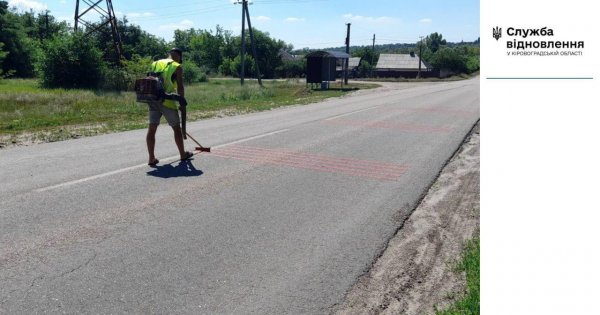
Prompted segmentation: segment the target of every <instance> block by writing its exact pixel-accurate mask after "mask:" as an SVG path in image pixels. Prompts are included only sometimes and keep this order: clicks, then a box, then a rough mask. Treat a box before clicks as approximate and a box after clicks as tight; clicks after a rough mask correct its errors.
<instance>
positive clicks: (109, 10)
mask: <svg viewBox="0 0 600 315" xmlns="http://www.w3.org/2000/svg"><path fill="white" fill-rule="evenodd" d="M93 1H95V0H93ZM93 1H92V0H82V1H80V0H77V1H76V2H75V32H77V28H78V26H79V23H81V24H83V25H85V27H86V28H87V32H86V35H89V34H91V33H93V32H96V31H101V30H102V29H103V28H104V27H105V26H106V25H107V24H110V28H111V31H112V40H113V45H114V46H115V52H116V53H117V59H118V60H120V59H121V57H122V56H123V54H122V52H123V44H122V42H121V36H120V35H119V32H117V18H116V17H115V10H114V9H113V5H112V1H111V0H98V1H95V2H93ZM104 1H105V2H106V10H105V9H103V8H102V7H101V6H100V4H101V3H102V2H104ZM80 2H83V3H84V4H86V5H87V8H85V10H84V11H83V12H81V13H80V11H79V9H80V7H79V3H80ZM82 9H84V8H83V7H82ZM91 10H94V11H96V12H98V13H99V14H100V17H101V19H102V21H104V22H103V23H102V24H100V25H94V24H92V23H90V22H87V21H85V20H83V19H82V17H83V16H84V15H85V14H86V13H88V12H90V11H91Z"/></svg>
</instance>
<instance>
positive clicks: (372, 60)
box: [371, 34, 375, 76]
mask: <svg viewBox="0 0 600 315" xmlns="http://www.w3.org/2000/svg"><path fill="white" fill-rule="evenodd" d="M374 62H375V34H373V50H372V51H371V76H373V69H374V68H375V65H374V64H373V63H374Z"/></svg>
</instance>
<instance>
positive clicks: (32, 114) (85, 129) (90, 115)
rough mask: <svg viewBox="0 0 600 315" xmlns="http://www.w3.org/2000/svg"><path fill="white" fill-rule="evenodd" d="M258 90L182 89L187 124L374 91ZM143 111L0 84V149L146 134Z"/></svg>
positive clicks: (111, 98) (130, 97) (290, 83)
mask: <svg viewBox="0 0 600 315" xmlns="http://www.w3.org/2000/svg"><path fill="white" fill-rule="evenodd" d="M263 85H264V88H261V87H259V86H258V84H257V83H256V81H255V80H247V81H246V84H245V85H244V87H242V86H240V83H239V80H231V79H222V80H221V79H212V80H210V81H209V82H205V83H196V84H194V85H187V86H186V98H187V100H188V103H189V104H188V108H187V109H188V121H194V120H198V119H203V118H210V117H215V116H225V115H235V114H242V113H249V112H256V111H263V110H269V109H272V108H277V107H281V106H288V105H294V104H309V103H314V102H318V101H321V100H323V99H326V98H330V97H338V96H342V95H344V94H347V93H348V92H349V91H352V90H357V89H368V88H374V87H377V85H373V84H352V85H349V86H347V89H344V90H341V89H331V90H329V91H317V90H311V89H310V88H307V87H306V84H305V83H301V82H299V81H298V80H287V81H265V82H263ZM147 111H148V109H147V106H146V105H145V104H143V103H137V102H136V101H135V94H134V93H133V92H122V93H110V92H99V91H91V90H65V89H42V88H40V87H39V85H38V82H37V81H36V80H31V79H30V80H23V79H10V80H8V79H5V80H1V81H0V147H1V146H4V145H6V143H12V144H19V143H24V142H51V141H59V140H65V139H69V138H77V137H82V136H90V135H96V134H103V133H110V132H117V131H125V130H132V129H140V128H145V127H146V126H147Z"/></svg>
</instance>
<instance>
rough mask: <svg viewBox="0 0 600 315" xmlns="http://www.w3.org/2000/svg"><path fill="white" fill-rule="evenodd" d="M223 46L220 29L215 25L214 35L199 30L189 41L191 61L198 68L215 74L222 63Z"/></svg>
mask: <svg viewBox="0 0 600 315" xmlns="http://www.w3.org/2000/svg"><path fill="white" fill-rule="evenodd" d="M223 45H224V42H223V36H222V29H221V28H220V26H218V25H217V31H216V34H213V33H212V32H211V31H207V30H201V31H198V33H197V34H196V35H195V36H193V37H192V39H191V41H190V53H191V56H190V58H192V60H193V61H194V62H195V63H196V64H197V65H199V66H204V67H206V68H208V69H209V70H210V71H212V72H216V71H217V70H218V68H219V65H221V63H222V62H223V56H222V55H221V47H222V46H223Z"/></svg>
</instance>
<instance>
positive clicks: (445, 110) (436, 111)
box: [379, 107, 477, 116]
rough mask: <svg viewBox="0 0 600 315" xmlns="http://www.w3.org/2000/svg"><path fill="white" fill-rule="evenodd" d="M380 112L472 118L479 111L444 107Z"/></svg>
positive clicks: (394, 109)
mask: <svg viewBox="0 0 600 315" xmlns="http://www.w3.org/2000/svg"><path fill="white" fill-rule="evenodd" d="M379 110H380V111H385V112H400V113H414V112H425V113H433V114H450V115H457V116H470V115H474V114H476V113H477V111H471V110H462V109H451V108H443V107H424V108H420V107H412V108H390V107H381V108H379Z"/></svg>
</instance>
